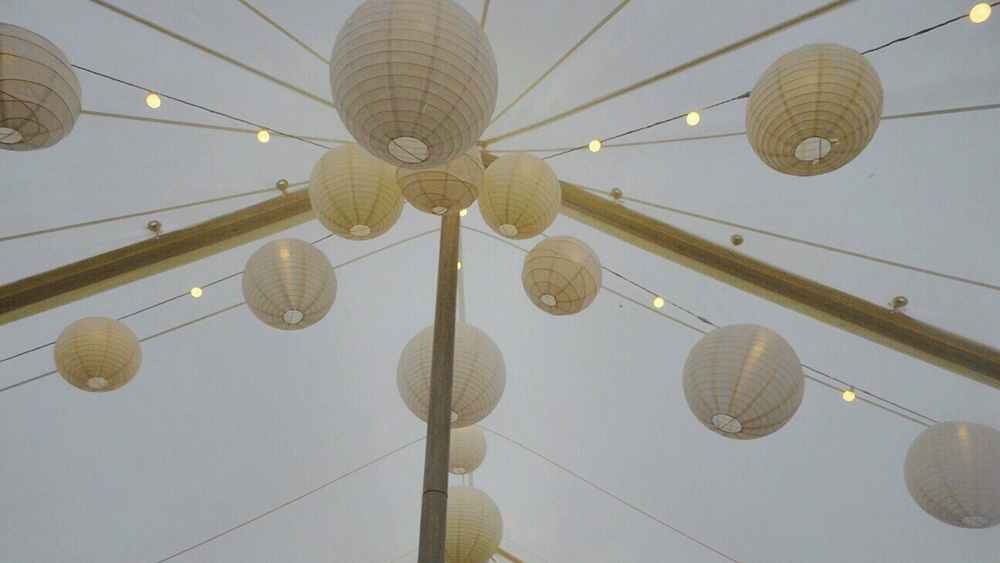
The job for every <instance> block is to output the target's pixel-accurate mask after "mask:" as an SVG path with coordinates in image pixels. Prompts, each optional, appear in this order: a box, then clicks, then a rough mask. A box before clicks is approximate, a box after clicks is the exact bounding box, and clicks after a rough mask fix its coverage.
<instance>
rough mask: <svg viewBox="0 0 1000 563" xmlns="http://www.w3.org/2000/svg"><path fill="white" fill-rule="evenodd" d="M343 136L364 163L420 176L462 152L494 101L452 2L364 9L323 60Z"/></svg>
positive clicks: (487, 59) (398, 1)
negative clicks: (376, 161) (362, 152)
mask: <svg viewBox="0 0 1000 563" xmlns="http://www.w3.org/2000/svg"><path fill="white" fill-rule="evenodd" d="M330 89H331V91H332V92H333V102H334V105H335V106H336V108H337V111H338V112H339V113H340V118H341V119H342V120H343V122H344V125H345V126H346V127H347V130H348V131H350V133H351V135H352V136H353V137H354V139H355V140H356V141H357V142H358V143H360V144H361V146H363V147H365V149H367V150H368V151H369V152H371V153H372V154H373V155H375V156H377V157H379V158H381V159H382V160H384V161H386V162H388V163H391V164H394V165H396V166H400V167H403V168H414V169H425V168H430V167H433V166H440V165H442V164H445V163H446V162H449V161H451V160H453V159H455V158H457V157H459V156H460V155H462V154H463V153H464V152H466V151H468V150H469V149H471V148H472V146H473V145H474V144H475V142H476V141H477V140H479V137H480V135H482V133H483V131H484V130H485V129H486V126H487V125H488V124H489V121H490V118H491V117H492V115H493V109H494V107H495V106H496V99H497V64H496V60H495V59H494V57H493V50H492V49H491V48H490V42H489V39H487V37H486V33H485V32H484V31H483V30H482V28H481V27H480V26H479V22H478V21H477V20H476V19H475V18H473V17H472V15H470V14H469V13H468V12H466V11H465V9H463V8H462V7H461V6H459V5H458V4H457V3H455V2H454V1H453V0H367V1H366V2H364V3H362V4H361V5H360V6H358V8H357V9H356V10H354V13H352V14H351V16H350V17H349V18H348V19H347V21H346V22H345V23H344V26H343V27H342V28H341V30H340V33H339V34H338V35H337V40H336V42H335V43H334V45H333V54H332V55H331V56H330Z"/></svg>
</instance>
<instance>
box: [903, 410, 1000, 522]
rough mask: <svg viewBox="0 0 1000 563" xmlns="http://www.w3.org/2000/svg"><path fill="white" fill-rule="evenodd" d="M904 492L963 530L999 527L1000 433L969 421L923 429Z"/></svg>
mask: <svg viewBox="0 0 1000 563" xmlns="http://www.w3.org/2000/svg"><path fill="white" fill-rule="evenodd" d="M904 473H905V475H906V488H907V489H909V491H910V496H912V497H913V500H915V501H917V504H918V505H920V508H922V509H924V512H926V513H927V514H930V515H931V516H933V517H934V518H937V519H938V520H940V521H942V522H944V523H946V524H951V525H952V526H958V527H960V528H990V527H993V526H996V525H997V524H1000V432H998V431H996V430H995V429H993V428H990V427H988V426H982V425H980V424H974V423H971V422H942V423H940V424H935V425H934V426H931V427H930V428H928V429H927V430H924V431H923V432H922V433H921V434H920V435H919V436H917V439H916V440H914V441H913V445H911V446H910V451H909V452H907V454H906V464H905V465H904Z"/></svg>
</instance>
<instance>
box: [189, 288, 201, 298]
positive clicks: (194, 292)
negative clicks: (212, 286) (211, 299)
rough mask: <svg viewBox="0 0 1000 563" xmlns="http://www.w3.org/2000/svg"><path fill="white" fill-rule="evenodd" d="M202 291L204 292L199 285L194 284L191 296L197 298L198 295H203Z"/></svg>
mask: <svg viewBox="0 0 1000 563" xmlns="http://www.w3.org/2000/svg"><path fill="white" fill-rule="evenodd" d="M202 293H203V292H202V291H201V288H200V287H198V286H194V287H192V288H191V297H194V298H196V299H197V298H198V297H201V294H202Z"/></svg>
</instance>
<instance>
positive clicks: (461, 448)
mask: <svg viewBox="0 0 1000 563" xmlns="http://www.w3.org/2000/svg"><path fill="white" fill-rule="evenodd" d="M484 459H486V435H485V434H483V431H482V430H481V429H480V428H479V427H478V426H466V427H465V428H452V429H451V440H450V441H449V449H448V471H450V472H452V473H454V474H455V475H465V474H466V473H472V472H473V471H475V470H476V468H478V467H479V466H480V464H482V463H483V460H484Z"/></svg>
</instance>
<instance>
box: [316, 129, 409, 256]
mask: <svg viewBox="0 0 1000 563" xmlns="http://www.w3.org/2000/svg"><path fill="white" fill-rule="evenodd" d="M309 201H311V202H312V207H313V209H314V210H315V211H316V214H317V216H318V217H319V222H320V223H323V226H324V227H326V228H327V229H330V232H332V233H334V234H336V235H339V236H341V237H344V238H346V239H352V240H367V239H372V238H375V237H377V236H379V235H381V234H382V233H384V232H386V231H388V230H389V229H390V228H392V226H393V225H395V224H396V221H397V220H398V219H399V216H400V214H401V213H402V212H403V194H402V193H401V192H400V191H399V187H398V186H397V185H396V169H395V167H393V166H390V165H388V164H386V163H384V162H382V161H381V160H379V159H377V158H375V157H373V156H372V155H370V154H368V153H366V152H365V151H364V149H362V148H361V147H359V146H358V145H356V144H354V143H347V144H344V145H341V146H339V147H337V148H335V149H332V150H330V151H328V152H327V153H326V154H324V155H323V156H322V157H320V159H319V161H318V162H316V166H315V167H313V171H312V176H310V177H309Z"/></svg>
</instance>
